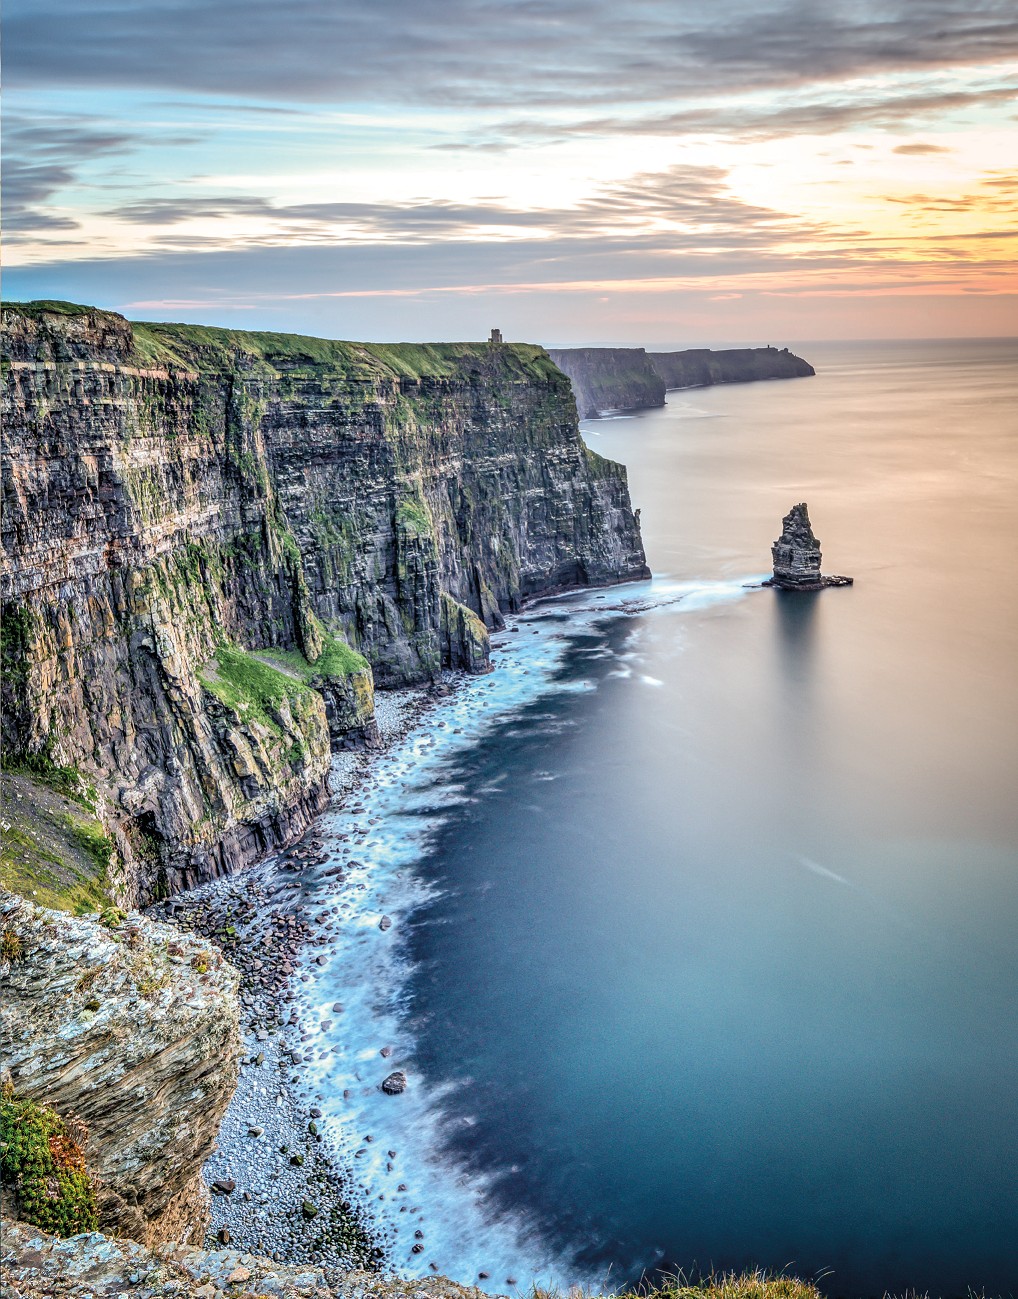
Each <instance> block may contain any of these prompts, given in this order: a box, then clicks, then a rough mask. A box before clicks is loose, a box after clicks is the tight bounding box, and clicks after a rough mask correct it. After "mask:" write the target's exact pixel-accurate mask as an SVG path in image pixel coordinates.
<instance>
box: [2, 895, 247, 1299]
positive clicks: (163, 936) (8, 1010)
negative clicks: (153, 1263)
mask: <svg viewBox="0 0 1018 1299" xmlns="http://www.w3.org/2000/svg"><path fill="white" fill-rule="evenodd" d="M115 919H117V923H116V925H115V927H113V928H110V927H107V926H106V925H103V924H101V923H99V921H97V920H96V919H95V918H94V917H89V916H68V915H64V914H63V913H62V912H58V911H48V910H46V909H44V908H43V907H36V906H34V905H33V904H32V903H30V902H26V901H24V900H22V899H21V898H16V897H14V896H13V895H11V894H9V893H4V892H2V891H0V928H2V929H3V931H4V933H5V935H13V936H15V937H16V938H17V941H18V948H19V956H18V958H17V959H16V960H0V997H2V1001H3V1008H4V1016H3V1033H2V1035H0V1050H2V1054H3V1061H4V1066H5V1068H6V1069H7V1070H9V1071H10V1077H11V1081H12V1083H13V1086H14V1089H15V1092H16V1093H17V1094H18V1095H19V1096H23V1097H25V1098H27V1099H30V1100H34V1101H36V1102H38V1103H39V1104H45V1105H50V1106H52V1107H53V1109H55V1110H56V1111H57V1113H58V1114H60V1115H61V1116H62V1117H67V1116H71V1115H73V1116H74V1117H75V1118H76V1119H78V1120H80V1121H81V1122H82V1123H83V1124H84V1125H85V1126H86V1128H87V1131H88V1139H87V1144H86V1147H85V1157H86V1159H87V1161H88V1166H89V1169H90V1171H91V1172H92V1173H93V1174H94V1175H95V1176H96V1178H97V1180H98V1200H99V1222H100V1225H101V1226H103V1227H106V1228H107V1229H108V1230H109V1229H112V1230H114V1231H116V1232H118V1233H120V1234H122V1235H125V1236H130V1237H132V1238H135V1239H137V1240H140V1241H144V1242H145V1243H147V1244H149V1245H153V1244H157V1243H159V1242H162V1241H167V1240H188V1239H191V1240H200V1239H201V1238H202V1236H203V1235H204V1234H205V1231H206V1229H207V1227H208V1223H209V1216H210V1207H209V1195H208V1191H207V1190H206V1188H205V1186H204V1184H203V1182H202V1179H201V1168H202V1164H203V1163H204V1161H205V1160H206V1158H207V1157H208V1155H209V1152H210V1151H211V1149H212V1147H213V1145H214V1143H215V1140H216V1133H217V1132H218V1130H219V1121H220V1119H221V1118H222V1115H223V1113H224V1111H225V1109H226V1106H227V1105H228V1104H229V1101H230V1097H231V1096H232V1095H233V1092H234V1088H235V1087H236V1083H237V1070H238V1061H239V1057H240V1031H239V1009H238V1003H237V979H238V976H237V973H236V971H235V970H234V969H233V968H232V966H230V965H229V964H227V962H225V961H224V960H223V959H222V956H221V955H220V953H219V951H218V950H217V949H216V948H215V947H214V946H212V945H211V944H210V943H206V942H204V941H203V940H202V939H200V938H197V937H194V936H192V935H189V934H184V933H182V932H180V931H178V930H177V929H174V928H171V927H170V926H169V925H164V924H158V923H156V922H155V921H152V920H148V919H146V918H145V917H143V916H139V915H131V916H129V917H125V918H124V919H123V920H119V919H118V918H115ZM4 1293H6V1292H4Z"/></svg>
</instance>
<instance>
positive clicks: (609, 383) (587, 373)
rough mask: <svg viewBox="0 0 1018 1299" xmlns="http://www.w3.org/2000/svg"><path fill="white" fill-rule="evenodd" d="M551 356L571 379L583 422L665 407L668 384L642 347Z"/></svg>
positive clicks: (582, 349) (576, 350) (567, 350)
mask: <svg viewBox="0 0 1018 1299" xmlns="http://www.w3.org/2000/svg"><path fill="white" fill-rule="evenodd" d="M548 355H549V356H550V357H551V359H552V360H553V361H554V362H555V364H556V365H557V366H558V368H559V369H560V370H561V371H562V373H563V374H565V375H568V377H569V381H570V383H571V384H572V385H573V394H574V395H575V397H576V408H577V410H578V411H579V413H580V418H581V419H594V418H596V417H597V416H598V415H600V414H602V413H603V412H604V411H609V410H636V409H637V408H639V407H642V406H663V405H664V404H665V384H664V382H663V380H662V378H661V376H660V375H659V374H658V373H657V371H656V370H655V369H654V367H653V366H652V365H651V362H650V357H649V356H648V355H647V353H646V352H645V351H644V350H643V348H642V347H569V348H562V349H556V350H553V351H550V352H549V353H548Z"/></svg>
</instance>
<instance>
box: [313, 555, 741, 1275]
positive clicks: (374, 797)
mask: <svg viewBox="0 0 1018 1299" xmlns="http://www.w3.org/2000/svg"><path fill="white" fill-rule="evenodd" d="M747 590H748V588H747V587H746V586H745V584H744V580H743V579H739V580H735V581H728V582H699V583H697V582H681V583H676V582H673V581H670V580H668V579H664V580H660V581H654V582H651V583H645V584H640V586H639V587H637V588H636V589H635V590H634V589H633V588H628V589H627V590H626V591H625V592H624V593H620V592H618V591H613V592H605V591H598V592H592V591H586V592H583V593H582V594H580V595H577V594H575V593H571V594H569V595H568V596H565V597H557V598H555V599H554V600H549V601H544V602H542V603H541V604H540V605H537V606H534V607H533V608H532V609H530V610H528V611H527V612H526V613H525V614H521V615H519V616H518V617H515V618H513V619H511V620H510V621H511V625H512V626H513V627H518V628H519V630H518V632H517V633H516V634H509V633H506V634H503V635H500V636H499V637H497V638H496V646H495V648H496V651H497V652H496V655H495V662H496V664H497V667H496V670H495V671H494V672H493V673H491V674H490V675H488V676H485V677H468V678H464V679H461V680H460V681H459V682H458V683H457V686H456V688H455V690H454V692H453V695H452V696H451V697H450V699H449V700H448V701H446V702H444V703H443V705H442V707H441V709H440V710H439V711H438V712H437V713H431V714H429V715H428V716H427V717H426V718H425V719H424V720H423V721H422V722H421V723H420V724H419V725H418V726H417V727H415V728H414V729H413V730H412V731H411V732H409V733H408V734H407V735H406V736H405V737H404V738H403V739H402V740H401V741H398V742H397V744H396V745H395V746H394V747H393V748H392V749H390V750H389V751H388V752H386V753H385V754H383V755H382V756H381V758H379V759H378V761H377V762H376V763H375V764H373V765H372V768H371V771H370V774H369V775H368V776H367V778H366V779H365V781H364V783H363V784H362V785H361V786H360V787H358V788H357V789H356V790H355V791H354V792H353V794H352V795H351V796H350V797H349V798H348V800H347V804H346V806H345V807H344V808H342V809H339V810H337V811H333V812H327V813H326V814H325V815H324V817H323V818H322V819H321V821H320V822H319V827H318V828H319V831H320V834H321V837H322V843H323V851H324V854H325V857H326V860H325V861H324V863H323V864H322V865H321V866H320V867H319V868H318V871H317V874H316V878H315V879H314V880H313V882H312V881H311V880H309V878H308V876H305V877H304V878H305V881H306V883H307V885H308V889H307V893H306V895H305V902H306V904H307V906H308V908H309V910H310V911H313V912H316V913H319V914H321V913H322V911H323V910H324V909H326V908H328V910H329V912H330V914H329V918H328V924H329V926H330V929H329V932H330V933H331V935H332V938H333V942H332V945H331V949H326V954H325V956H324V957H323V958H320V959H324V962H325V963H324V965H318V964H313V965H311V966H310V967H305V968H306V970H307V972H308V973H309V974H310V976H311V977H310V979H309V981H308V982H307V983H304V984H301V985H299V991H300V993H301V997H302V1006H301V1011H302V1018H303V1021H304V1023H303V1025H302V1027H303V1030H304V1031H305V1032H309V1033H313V1034H314V1035H313V1037H312V1038H311V1039H310V1041H309V1042H308V1043H307V1044H306V1046H307V1048H309V1049H306V1051H305V1063H304V1065H303V1080H304V1086H305V1088H306V1090H307V1094H308V1096H309V1098H310V1096H312V1095H321V1097H322V1098H323V1099H322V1100H321V1101H320V1102H318V1104H319V1105H320V1107H321V1109H322V1111H323V1114H324V1117H323V1119H321V1120H319V1122H318V1126H319V1128H320V1129H322V1130H323V1132H324V1133H325V1135H326V1137H327V1139H328V1140H329V1142H330V1144H331V1145H332V1146H333V1147H334V1148H335V1149H336V1150H337V1152H338V1154H339V1162H340V1163H341V1164H342V1165H343V1166H345V1167H348V1168H350V1169H352V1170H353V1173H354V1175H355V1177H356V1179H357V1181H358V1183H359V1184H360V1186H361V1187H362V1189H363V1192H364V1195H365V1197H366V1200H365V1203H366V1205H367V1207H368V1209H369V1212H370V1213H371V1215H372V1217H373V1218H374V1220H375V1222H376V1224H377V1226H378V1228H379V1229H380V1231H381V1233H382V1235H383V1236H384V1238H385V1240H384V1243H385V1244H386V1246H387V1252H388V1258H389V1261H390V1263H391V1264H392V1266H394V1267H395V1268H396V1269H397V1270H399V1271H400V1272H403V1273H405V1274H408V1275H411V1276H428V1275H429V1274H432V1273H434V1272H440V1273H442V1274H444V1275H449V1276H452V1277H454V1278H455V1279H456V1280H459V1281H462V1282H464V1283H468V1284H470V1283H472V1284H476V1285H478V1286H479V1287H481V1288H482V1289H486V1290H490V1291H492V1292H494V1293H505V1292H506V1291H507V1290H510V1291H511V1290H514V1289H516V1288H520V1289H521V1290H526V1289H529V1287H530V1286H531V1285H532V1284H534V1283H538V1282H539V1283H540V1284H542V1285H546V1286H567V1285H569V1284H571V1283H575V1282H577V1281H578V1280H579V1281H583V1280H584V1278H578V1277H577V1276H576V1275H575V1269H574V1268H572V1267H571V1266H570V1263H569V1259H568V1258H566V1257H559V1256H557V1255H556V1254H555V1253H554V1251H552V1250H550V1249H549V1247H548V1246H547V1244H546V1243H545V1242H544V1241H542V1238H541V1234H540V1231H539V1230H538V1228H537V1225H536V1224H531V1223H528V1222H527V1221H526V1219H525V1217H524V1216H523V1214H522V1212H521V1213H519V1214H516V1215H513V1216H510V1217H507V1216H505V1215H499V1214H498V1213H497V1211H496V1209H495V1206H494V1204H493V1203H492V1200H491V1197H490V1194H489V1188H490V1182H489V1179H487V1178H486V1177H484V1176H482V1175H478V1174H476V1173H467V1172H465V1171H464V1170H463V1169H461V1168H457V1167H454V1166H451V1165H450V1163H449V1162H448V1160H447V1159H445V1158H443V1157H442V1155H441V1153H440V1152H441V1151H442V1149H443V1147H444V1145H445V1141H444V1139H443V1138H444V1135H445V1134H446V1132H447V1131H448V1123H449V1122H450V1121H451V1120H449V1119H447V1118H446V1114H445V1107H444V1105H443V1101H444V1099H445V1094H446V1093H445V1092H443V1090H442V1089H433V1090H429V1089H427V1088H425V1086H423V1084H422V1082H421V1080H420V1078H419V1076H418V1074H417V1071H416V1068H415V1045H416V1044H415V1038H414V1030H413V1026H412V1025H408V1024H407V1023H406V1022H405V1016H404V1015H403V1014H402V1011H403V997H404V989H405V987H406V986H407V983H408V980H409V977H410V974H411V967H410V966H409V964H408V957H407V954H406V946H405V942H404V938H403V931H404V926H405V925H406V922H407V920H408V918H409V917H410V916H411V915H412V914H413V912H414V911H415V910H417V909H418V908H419V907H420V906H422V905H423V904H424V903H425V902H426V901H427V900H428V899H429V898H430V897H432V896H433V886H432V885H430V884H429V883H428V882H427V881H425V880H423V879H422V878H421V877H420V876H419V875H418V874H417V872H416V871H415V869H414V868H415V865H416V864H417V862H418V861H420V859H421V858H422V856H423V855H424V854H425V853H426V852H427V850H428V846H429V844H430V842H431V841H432V840H433V838H434V836H435V834H436V833H437V831H438V830H439V828H440V827H441V826H442V824H443V823H444V820H445V816H444V809H451V808H453V807H455V806H456V805H457V804H458V803H460V802H461V801H462V800H463V793H462V790H461V788H460V787H458V786H456V785H454V784H450V783H448V782H447V781H446V779H445V778H444V775H443V773H444V772H445V771H446V770H447V769H448V764H449V762H450V759H451V758H453V757H454V756H455V755H456V754H457V753H460V752H462V751H463V750H465V749H466V748H468V747H470V746H473V745H475V744H477V743H478V741H479V740H481V739H482V738H483V737H484V735H485V734H486V733H487V732H489V731H490V730H491V729H492V728H493V727H495V726H496V725H499V724H501V723H503V722H505V721H506V720H507V719H508V718H510V717H511V716H512V715H513V714H514V713H516V712H518V711H519V710H520V709H521V708H523V707H524V706H526V705H528V704H531V703H532V702H533V701H534V700H535V699H537V698H539V697H540V696H542V695H545V694H548V693H550V692H552V691H554V692H564V691H584V690H591V689H594V688H596V686H595V683H594V682H591V681H586V680H579V681H572V682H561V681H556V680H554V676H555V673H556V671H557V669H558V668H559V666H560V665H561V663H562V661H563V658H564V657H565V654H566V652H567V649H568V646H569V644H570V641H571V639H572V637H573V636H574V635H575V634H576V633H578V632H579V633H582V632H583V631H584V629H589V628H594V627H596V626H597V625H598V624H600V623H603V622H605V621H606V620H608V619H612V618H617V617H619V616H625V614H626V613H630V612H631V613H632V614H637V615H641V616H647V615H648V614H653V613H654V612H655V611H657V610H660V611H662V612H664V611H666V610H667V611H671V610H672V608H673V607H674V606H675V604H676V602H677V601H678V602H681V605H682V606H683V607H684V608H687V609H690V610H693V609H700V608H704V607H706V606H708V605H711V604H716V603H721V602H728V601H735V600H739V599H744V598H746V595H747ZM620 594H621V595H622V601H621V606H620V603H617V601H619V598H620ZM626 605H628V607H625V606H626ZM564 615H565V616H564ZM337 865H342V866H343V867H344V869H345V878H344V879H343V880H342V881H336V880H335V878H334V877H333V878H330V877H327V876H324V872H325V871H328V870H330V869H332V868H333V867H334V866H337ZM383 917H386V918H387V921H386V920H384V919H383ZM383 1051H385V1054H384V1055H383V1054H382V1052H383ZM395 1070H400V1071H403V1072H404V1073H405V1074H406V1076H407V1079H408V1085H407V1088H406V1090H405V1091H404V1092H403V1093H402V1094H401V1095H398V1096H389V1095H385V1094H384V1093H383V1092H382V1091H381V1090H380V1084H381V1082H382V1080H383V1079H384V1078H385V1077H386V1076H387V1075H388V1074H390V1073H391V1072H393V1071H395ZM469 1081H470V1080H469V1079H466V1078H464V1079H463V1080H462V1085H469ZM310 1103H311V1101H310V1099H309V1104H310ZM501 1171H502V1172H505V1171H506V1170H501ZM418 1233H419V1234H418ZM586 1280H587V1281H588V1282H589V1283H591V1284H592V1285H595V1286H596V1285H597V1283H598V1281H599V1280H603V1278H594V1277H591V1278H586Z"/></svg>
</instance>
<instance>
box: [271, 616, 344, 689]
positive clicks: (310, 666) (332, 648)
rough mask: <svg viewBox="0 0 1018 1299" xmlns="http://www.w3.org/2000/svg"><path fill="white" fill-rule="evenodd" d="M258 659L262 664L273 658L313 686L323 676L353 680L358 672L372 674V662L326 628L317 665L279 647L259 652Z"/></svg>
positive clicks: (316, 660)
mask: <svg viewBox="0 0 1018 1299" xmlns="http://www.w3.org/2000/svg"><path fill="white" fill-rule="evenodd" d="M258 657H259V659H261V660H262V661H264V660H266V659H269V660H271V661H273V662H277V663H279V664H280V665H281V666H283V667H285V668H286V669H287V670H288V671H289V672H292V673H294V674H295V675H296V676H298V677H300V679H301V680H302V681H306V682H309V683H310V682H313V681H315V680H317V679H320V678H322V677H349V676H353V675H354V674H355V673H357V672H367V671H368V661H367V659H366V658H365V657H364V655H363V654H358V653H357V651H356V650H355V649H352V648H351V647H350V646H349V645H348V644H347V643H346V641H345V640H341V639H340V637H338V636H333V635H332V634H331V633H330V632H327V631H325V630H324V629H323V630H322V652H321V654H320V655H319V656H318V658H316V659H315V661H314V662H313V663H310V662H308V660H307V659H306V658H305V657H304V655H303V654H302V653H301V652H300V650H284V649H276V648H275V646H273V647H272V648H271V649H266V650H259V651H258Z"/></svg>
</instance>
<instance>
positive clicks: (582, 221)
mask: <svg viewBox="0 0 1018 1299" xmlns="http://www.w3.org/2000/svg"><path fill="white" fill-rule="evenodd" d="M103 215H104V216H106V217H114V218H116V219H118V220H120V221H125V222H128V223H131V224H137V225H140V226H144V227H147V228H148V229H149V230H150V231H151V243H152V244H153V245H154V246H161V247H175V248H186V247H188V246H192V247H195V248H200V247H209V246H210V244H212V243H215V242H216V241H217V240H218V242H219V244H220V246H222V247H224V248H235V247H240V246H245V245H256V244H257V245H271V244H273V243H276V244H278V243H285V242H294V241H299V242H327V243H336V242H340V241H341V242H344V243H346V244H348V245H351V246H352V245H357V246H364V245H369V244H379V245H391V244H428V245H431V244H436V243H449V242H455V241H459V242H471V243H477V244H480V245H483V246H485V247H490V246H491V244H492V243H493V242H495V241H504V242H509V243H513V242H517V243H526V242H534V243H538V242H540V243H544V244H551V243H554V242H555V241H558V243H560V244H561V245H563V246H565V245H567V244H578V243H581V242H583V241H591V242H594V241H597V242H598V243H599V245H600V246H601V247H603V248H605V249H620V248H622V247H629V248H632V249H634V250H635V249H645V248H659V249H670V250H683V251H687V252H690V251H696V250H699V251H700V252H701V253H707V252H709V251H710V250H716V249H720V248H736V247H738V248H742V249H746V248H750V247H758V248H766V247H768V246H770V245H771V244H773V243H775V242H780V241H782V240H788V239H794V238H802V237H813V238H815V237H817V236H819V235H820V234H821V233H822V232H823V231H824V230H825V229H826V227H825V226H821V225H818V224H817V223H815V222H809V221H806V220H804V219H802V218H799V217H793V216H792V215H790V214H789V213H786V212H780V211H776V210H774V209H772V208H767V207H762V206H760V205H758V204H753V203H748V202H746V201H745V200H743V199H741V198H739V197H738V196H737V195H735V194H733V193H732V191H731V190H730V189H729V187H728V177H727V172H726V171H725V170H724V169H723V168H720V167H691V166H673V167H670V168H667V169H666V170H664V171H661V172H643V173H639V174H637V175H634V176H631V177H629V178H627V179H625V180H623V181H619V182H614V183H611V184H605V185H602V186H600V187H599V188H597V189H596V190H595V191H594V192H593V193H592V194H590V195H589V196H587V197H586V198H584V199H582V200H579V201H577V202H576V203H575V204H572V205H569V206H558V207H545V208H521V207H518V206H512V205H509V204H507V203H505V202H499V201H496V200H490V201H488V202H476V203H470V204H462V203H453V202H449V201H446V200H442V199H421V200H416V201H410V202H403V203H396V202H379V203H346V202H335V203H301V204H289V205H286V204H280V203H274V202H272V201H270V200H268V199H266V198H263V197H258V196H218V197H216V196H200V197H195V198H193V199H184V198H167V199H152V200H148V201H136V202H131V203H127V204H122V205H120V206H118V207H115V208H111V209H108V210H107V211H106V212H105V213H104V214H103ZM217 221H218V222H221V223H222V225H221V231H220V233H219V234H218V235H217V232H216V228H215V225H214V224H213V225H210V224H209V223H210V222H213V223H214V222H217ZM189 222H200V223H201V226H200V229H197V228H196V229H195V231H194V232H193V233H190V232H188V231H187V230H186V229H185V230H183V231H181V232H180V233H176V232H175V231H174V230H173V227H179V226H186V224H187V223H189ZM167 228H169V229H167Z"/></svg>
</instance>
